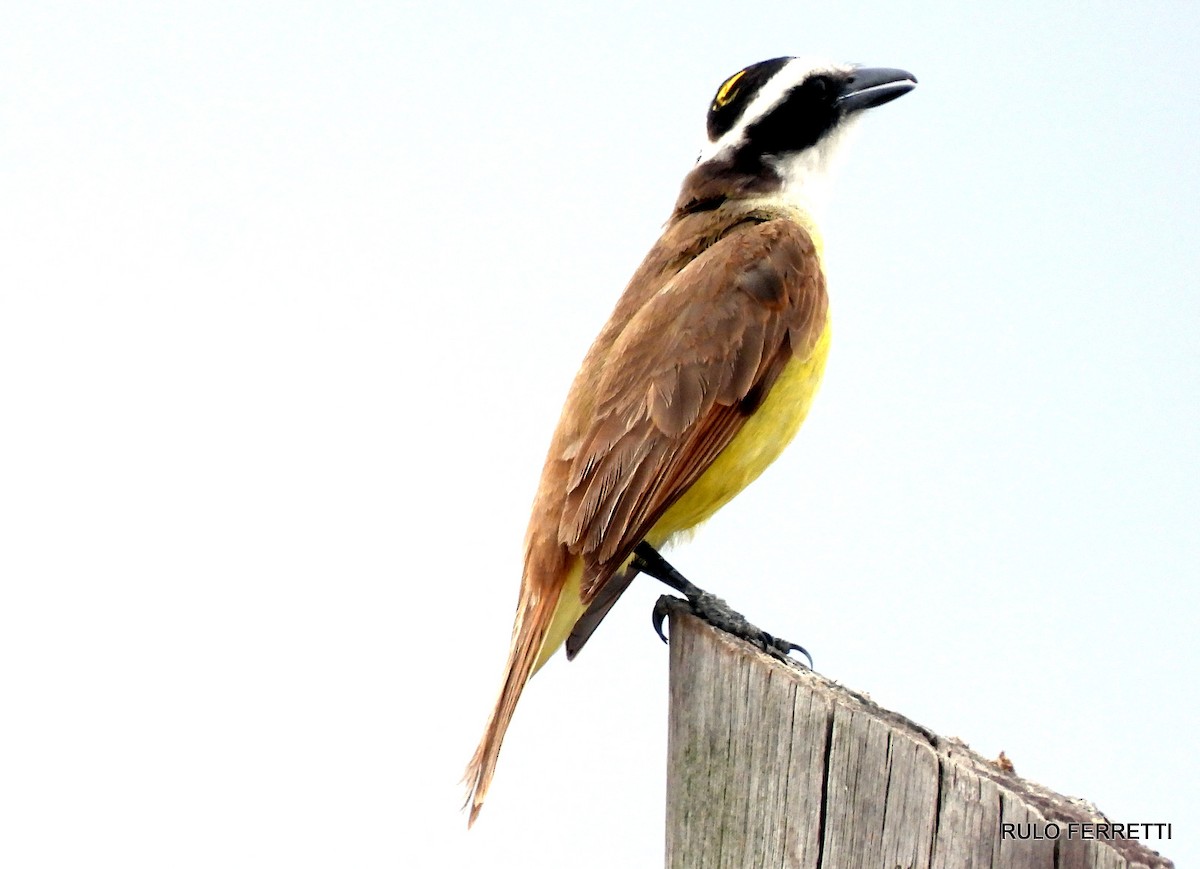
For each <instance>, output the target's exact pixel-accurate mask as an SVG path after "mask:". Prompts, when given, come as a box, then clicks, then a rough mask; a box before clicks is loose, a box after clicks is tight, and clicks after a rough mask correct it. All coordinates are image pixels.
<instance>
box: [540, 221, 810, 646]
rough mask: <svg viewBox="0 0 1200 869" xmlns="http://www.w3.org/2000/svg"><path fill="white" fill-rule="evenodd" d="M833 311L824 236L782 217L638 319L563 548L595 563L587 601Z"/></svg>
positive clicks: (588, 564) (609, 365)
mask: <svg viewBox="0 0 1200 869" xmlns="http://www.w3.org/2000/svg"><path fill="white" fill-rule="evenodd" d="M825 316H826V297H825V286H824V279H823V277H822V275H821V271H820V264H819V260H818V257H817V254H816V251H815V249H814V246H813V243H812V240H811V238H810V237H809V236H808V234H807V233H806V232H805V231H804V229H803V228H802V227H801V226H799V225H797V224H795V223H793V222H791V221H787V220H771V221H767V222H765V223H758V224H741V225H739V226H737V227H735V228H734V229H733V230H732V231H730V233H729V234H727V235H726V236H724V237H723V238H721V239H720V240H719V241H717V242H716V243H715V244H713V245H712V246H711V247H709V248H707V249H706V250H705V251H704V252H703V253H701V254H700V255H699V256H697V257H696V258H695V259H694V260H693V261H692V262H691V263H689V264H688V265H687V266H686V267H685V268H683V269H682V270H681V271H680V272H679V273H678V274H677V275H676V276H675V277H674V278H672V279H671V280H670V281H669V282H668V283H667V284H666V285H665V286H664V288H663V290H662V291H661V292H659V293H658V294H656V295H655V296H654V297H653V298H652V299H651V300H650V301H648V302H647V303H646V304H645V305H644V306H643V308H642V309H641V310H640V311H639V312H638V313H637V314H636V315H635V316H634V317H633V318H632V319H631V320H630V321H629V323H628V325H627V326H626V327H625V329H624V330H623V331H622V332H621V335H620V337H619V338H618V339H617V340H616V342H615V343H614V344H613V346H612V349H611V350H610V352H609V353H608V355H607V360H606V367H605V371H604V374H603V376H602V377H601V378H600V380H599V381H598V388H597V392H596V396H595V405H594V412H593V415H592V420H591V423H590V425H589V426H587V427H585V430H584V432H583V436H582V438H581V439H579V440H578V441H577V442H576V444H577V447H576V448H575V449H574V450H573V453H574V455H573V457H572V465H571V469H570V473H569V475H568V479H567V489H566V493H565V494H566V497H565V502H564V503H563V512H562V514H561V520H560V523H559V540H560V541H561V542H562V543H563V544H564V545H566V547H567V548H568V549H569V550H570V551H571V552H573V553H576V554H579V555H582V556H583V558H584V563H585V574H584V579H583V587H582V589H581V591H582V595H583V600H584V603H588V604H590V603H592V602H593V601H596V600H597V599H598V596H599V598H600V600H601V605H602V608H603V612H598V613H596V615H598V616H599V617H600V618H603V614H604V612H607V610H608V608H609V607H611V605H612V602H613V601H615V595H607V596H604V595H602V594H601V590H602V588H603V586H604V585H605V583H606V582H608V581H609V580H610V578H611V577H612V576H613V574H614V573H615V572H616V571H617V569H618V568H619V567H620V565H621V563H622V562H623V561H624V560H625V559H626V558H628V557H629V554H630V553H631V552H632V551H633V548H634V547H635V546H636V545H637V544H638V543H639V542H640V541H641V540H642V538H643V537H644V536H645V534H646V533H647V532H648V531H649V530H650V529H651V528H652V527H653V525H654V523H655V522H656V521H657V520H658V519H659V517H661V516H662V514H663V513H664V512H665V511H666V510H667V508H669V507H670V506H671V504H673V503H674V502H675V501H676V500H677V499H678V498H679V497H680V496H681V495H682V494H683V493H684V492H685V491H687V489H688V487H690V486H691V485H692V483H694V482H695V481H696V479H697V478H699V476H700V475H701V474H703V473H704V471H705V470H706V469H707V468H708V467H709V465H711V464H712V462H713V460H714V459H715V458H716V457H717V455H718V454H719V453H720V452H721V450H723V449H724V448H725V447H726V446H727V445H728V444H729V442H730V441H731V440H732V439H733V437H734V435H736V434H737V432H738V431H739V430H740V429H741V427H742V425H743V423H744V422H745V420H746V418H747V417H748V416H749V415H750V414H751V413H753V411H754V410H755V409H756V408H757V407H758V405H759V403H761V401H762V400H763V398H764V397H765V396H766V394H767V392H768V391H770V389H771V387H772V385H773V384H774V383H775V380H776V378H778V376H779V373H780V371H781V370H782V369H783V367H784V365H786V364H787V362H788V361H789V360H790V359H791V358H792V357H793V356H796V355H798V356H801V357H804V356H807V355H808V354H809V353H810V352H811V350H812V347H813V345H814V344H815V342H816V340H817V338H818V336H819V335H820V333H821V330H822V328H823V327H824V324H825ZM625 584H627V583H625ZM618 593H619V591H618ZM608 598H612V600H608ZM598 620H599V619H594V620H593V621H594V622H595V623H598ZM595 623H593V624H591V625H590V626H587V625H584V626H583V627H584V628H585V629H586V632H587V633H590V631H591V630H592V629H594V628H595ZM583 639H586V636H584V637H583ZM572 645H573V646H574V650H575V651H578V648H579V647H580V646H581V645H582V642H581V641H579V640H578V638H575V642H573V643H572Z"/></svg>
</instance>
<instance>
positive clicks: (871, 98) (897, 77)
mask: <svg viewBox="0 0 1200 869" xmlns="http://www.w3.org/2000/svg"><path fill="white" fill-rule="evenodd" d="M916 86H917V77H916V76H915V75H913V74H912V73H911V72H905V71H904V70H902V69H867V68H862V67H860V68H858V69H853V70H851V71H850V75H849V76H848V77H847V78H846V81H845V83H844V84H843V85H842V95H841V96H840V97H838V98H837V102H836V105H837V107H838V108H839V109H841V110H842V111H843V112H844V113H845V114H850V113H851V112H861V111H863V110H864V109H873V108H875V107H876V106H882V105H883V104H884V103H890V102H891V101H892V100H894V99H895V98H896V97H899V96H903V95H904V94H906V93H908V92H909V91H910V90H912V89H913V88H915V87H916Z"/></svg>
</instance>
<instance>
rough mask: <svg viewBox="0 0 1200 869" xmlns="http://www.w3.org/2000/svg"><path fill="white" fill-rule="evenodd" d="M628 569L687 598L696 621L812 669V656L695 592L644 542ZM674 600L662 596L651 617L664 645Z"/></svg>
mask: <svg viewBox="0 0 1200 869" xmlns="http://www.w3.org/2000/svg"><path fill="white" fill-rule="evenodd" d="M630 566H631V567H633V568H634V569H635V570H638V571H640V572H641V573H644V574H646V575H647V576H652V577H654V578H655V579H657V580H658V581H659V582H662V583H665V584H666V585H669V586H670V587H671V588H673V589H675V591H677V592H679V593H680V594H682V595H683V596H684V597H686V598H687V602H688V606H689V607H690V608H691V611H692V612H693V613H694V614H695V615H696V616H697V617H698V618H701V619H703V620H704V621H706V622H708V623H709V624H710V625H712V626H713V627H715V628H719V629H720V630H722V631H725V632H726V633H728V634H733V635H734V636H735V637H740V638H742V639H743V640H745V641H746V642H748V643H751V644H753V645H755V646H758V647H759V648H760V649H763V650H764V651H766V652H769V653H771V654H773V655H776V656H778V657H781V658H787V657H788V655H789V653H791V652H799V653H800V654H801V655H803V656H804V657H805V658H807V659H808V666H809V669H812V655H810V654H809V653H808V652H807V651H805V649H804V647H803V646H799V645H797V644H796V643H791V642H788V641H787V640H784V639H780V638H778V637H774V636H772V635H771V634H768V633H767V632H766V631H764V630H762V629H761V628H758V627H755V626H754V625H752V624H750V622H748V621H746V618H745V616H743V615H742V614H741V613H739V612H736V611H735V610H733V609H732V608H731V607H730V606H729V604H727V603H725V601H723V600H721V598H719V597H717V596H716V595H713V594H709V593H708V592H707V591H705V590H704V589H702V588H698V587H697V586H696V585H694V584H693V583H691V582H689V581H688V578H687V577H686V576H684V575H683V574H682V573H680V572H679V571H678V570H676V569H675V568H674V567H673V566H672V565H671V563H670V562H669V561H667V560H666V559H665V558H663V557H662V556H661V555H659V553H658V550H656V549H655V548H654V547H653V546H651V545H650V544H649V543H647V542H646V541H644V540H643V541H642V542H641V543H639V544H638V545H637V547H636V548H635V549H634V550H633V563H632V564H631V565H630ZM673 600H677V598H673V597H670V596H668V595H663V596H662V597H660V598H659V599H658V603H656V604H655V605H654V613H653V616H652V620H653V623H654V630H655V631H656V632H657V633H658V636H659V637H660V638H661V639H662V641H663V642H664V643H665V642H666V641H667V638H666V637H665V636H664V635H663V630H662V625H663V619H665V618H666V616H667V605H668V603H669V602H670V601H673Z"/></svg>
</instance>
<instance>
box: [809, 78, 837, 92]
mask: <svg viewBox="0 0 1200 869" xmlns="http://www.w3.org/2000/svg"><path fill="white" fill-rule="evenodd" d="M805 85H806V86H807V87H808V89H809V90H811V91H812V92H813V93H814V94H817V95H818V96H824V95H825V94H826V93H827V92H828V91H829V89H830V88H832V87H833V82H832V80H830V78H829V76H827V75H814V76H813V77H812V78H810V79H809V80H808V81H806V82H805Z"/></svg>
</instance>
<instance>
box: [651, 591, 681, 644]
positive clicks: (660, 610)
mask: <svg viewBox="0 0 1200 869" xmlns="http://www.w3.org/2000/svg"><path fill="white" fill-rule="evenodd" d="M673 600H678V598H674V597H671V596H670V595H666V594H664V595H662V596H661V597H660V598H659V599H658V601H657V602H656V603H655V604H654V609H653V610H651V612H650V624H652V625H654V633H656V634H658V638H659V639H660V640H662V641H663V642H664V643H666V642H667V635H666V634H664V633H663V621H665V620H666V618H667V606H668V605H669V603H670V601H673Z"/></svg>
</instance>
